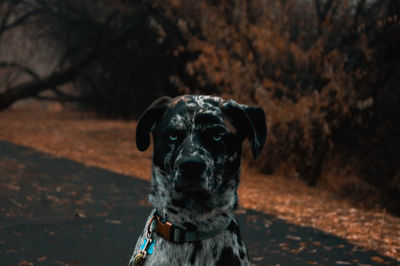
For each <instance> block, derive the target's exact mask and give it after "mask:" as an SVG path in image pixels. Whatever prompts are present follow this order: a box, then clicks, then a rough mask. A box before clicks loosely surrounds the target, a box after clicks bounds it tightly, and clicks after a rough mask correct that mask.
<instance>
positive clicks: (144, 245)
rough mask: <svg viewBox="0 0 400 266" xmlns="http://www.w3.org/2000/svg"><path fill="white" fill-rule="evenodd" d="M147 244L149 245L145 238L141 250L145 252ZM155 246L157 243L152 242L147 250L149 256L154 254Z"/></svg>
mask: <svg viewBox="0 0 400 266" xmlns="http://www.w3.org/2000/svg"><path fill="white" fill-rule="evenodd" d="M146 243H147V239H146V238H145V239H144V241H143V244H142V245H141V246H140V249H141V250H144V249H145V248H146ZM154 244H155V241H154V240H152V241H151V243H150V245H149V246H148V247H147V250H146V251H147V254H149V255H151V254H153V251H154Z"/></svg>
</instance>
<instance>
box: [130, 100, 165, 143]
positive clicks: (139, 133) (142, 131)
mask: <svg viewBox="0 0 400 266" xmlns="http://www.w3.org/2000/svg"><path fill="white" fill-rule="evenodd" d="M171 100H172V98H170V97H168V96H164V97H161V98H158V99H157V100H155V101H154V102H153V103H152V104H151V105H150V106H149V108H147V109H146V111H144V112H143V114H142V115H141V116H140V117H139V121H138V124H137V127H136V147H137V148H138V149H139V150H140V151H144V150H146V149H147V148H148V147H149V146H150V131H151V130H152V128H153V126H154V125H155V124H156V122H157V121H158V120H160V119H161V117H162V116H163V115H164V113H165V111H166V110H167V108H168V106H169V103H170V102H171Z"/></svg>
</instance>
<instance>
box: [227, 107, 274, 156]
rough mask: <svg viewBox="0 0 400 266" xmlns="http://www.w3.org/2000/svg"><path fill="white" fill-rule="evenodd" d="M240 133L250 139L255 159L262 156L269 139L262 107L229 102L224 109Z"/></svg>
mask: <svg viewBox="0 0 400 266" xmlns="http://www.w3.org/2000/svg"><path fill="white" fill-rule="evenodd" d="M222 110H223V112H224V114H225V115H226V116H227V117H228V119H229V120H230V122H231V123H232V124H233V126H234V127H235V128H236V129H237V130H238V133H239V134H240V135H242V136H243V137H244V138H246V137H247V138H248V139H249V142H250V146H251V150H252V151H253V155H254V158H257V156H258V155H259V154H260V152H261V150H262V148H263V146H264V144H265V140H266V138H267V124H266V120H265V112H264V110H263V109H262V108H260V107H255V106H247V105H243V104H238V103H237V102H235V101H233V100H229V101H227V102H226V103H225V104H224V105H223V108H222Z"/></svg>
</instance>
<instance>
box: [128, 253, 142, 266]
mask: <svg viewBox="0 0 400 266" xmlns="http://www.w3.org/2000/svg"><path fill="white" fill-rule="evenodd" d="M143 263H144V255H143V254H142V253H139V254H137V255H136V256H135V259H134V261H133V265H131V266H141V265H143Z"/></svg>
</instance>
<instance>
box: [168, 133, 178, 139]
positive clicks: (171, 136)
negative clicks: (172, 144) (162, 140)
mask: <svg viewBox="0 0 400 266" xmlns="http://www.w3.org/2000/svg"><path fill="white" fill-rule="evenodd" d="M169 140H170V141H177V140H178V135H176V134H171V135H169Z"/></svg>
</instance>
